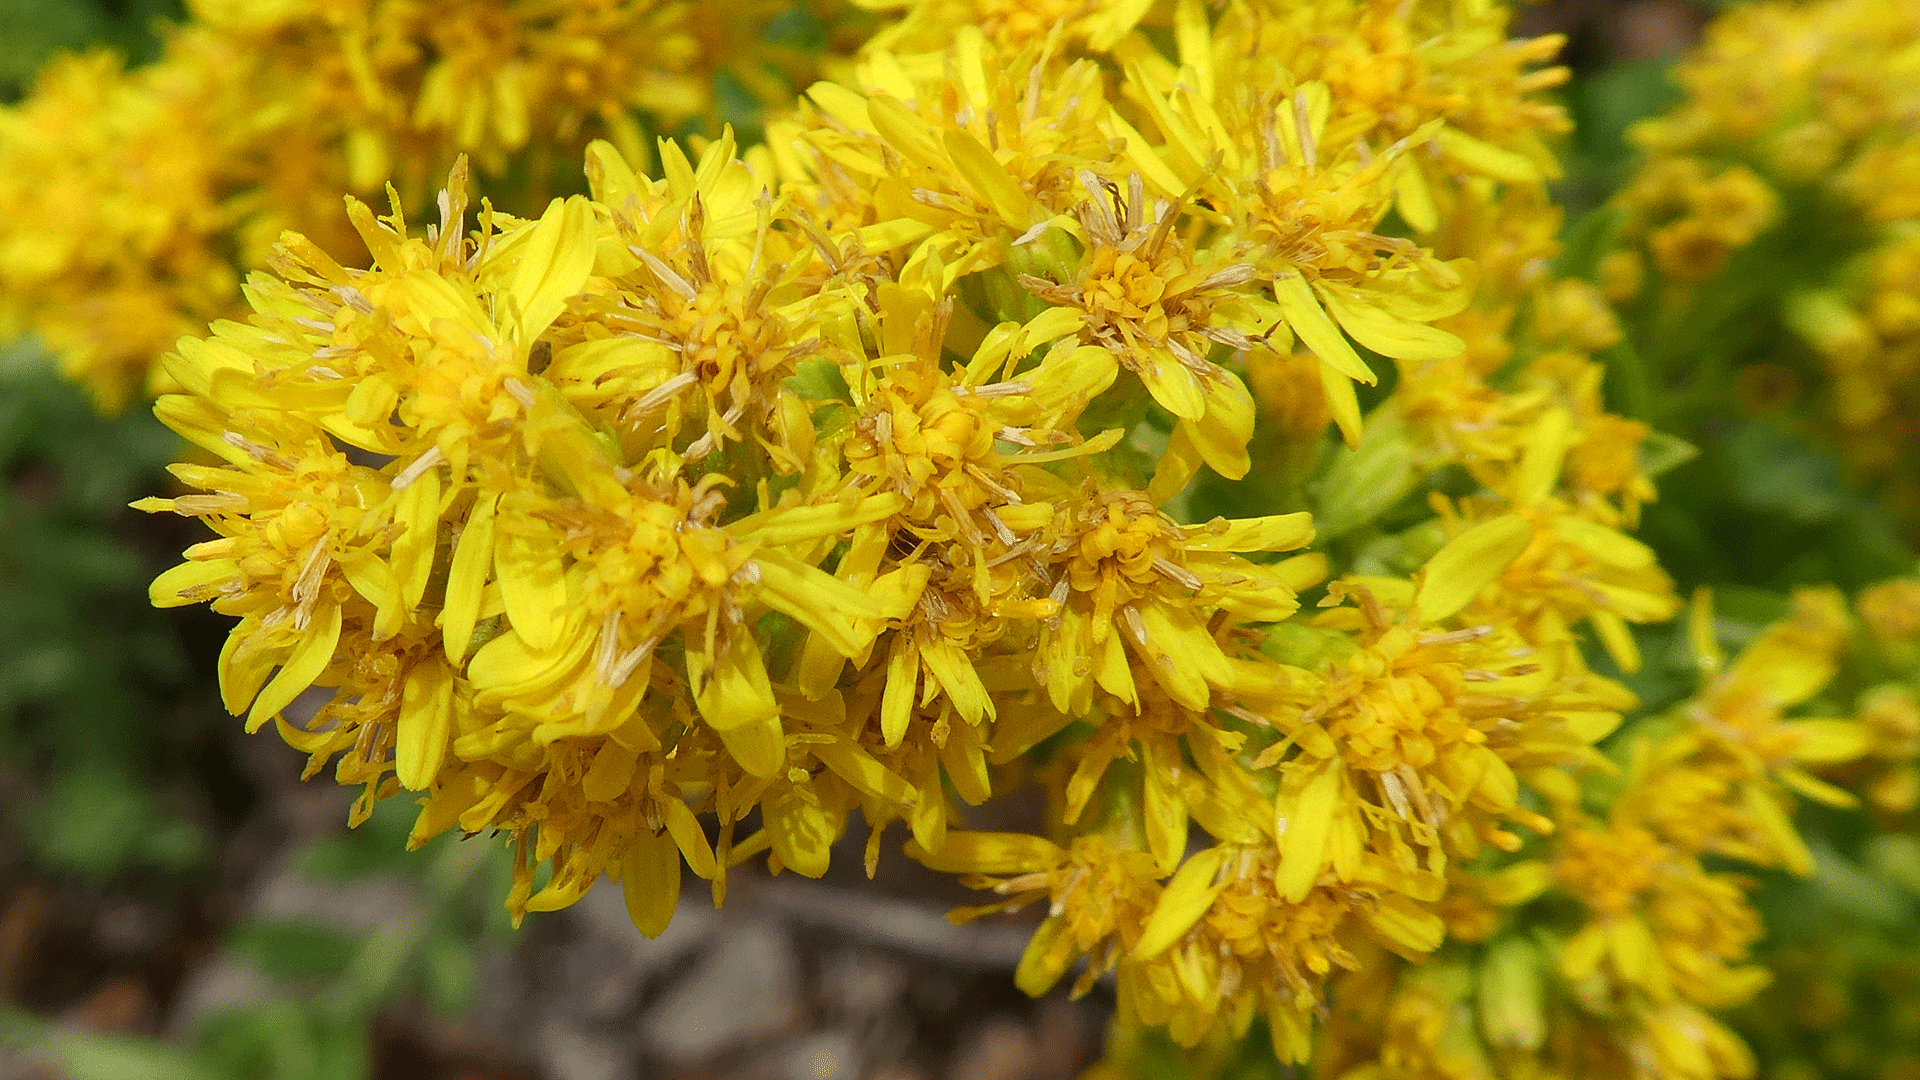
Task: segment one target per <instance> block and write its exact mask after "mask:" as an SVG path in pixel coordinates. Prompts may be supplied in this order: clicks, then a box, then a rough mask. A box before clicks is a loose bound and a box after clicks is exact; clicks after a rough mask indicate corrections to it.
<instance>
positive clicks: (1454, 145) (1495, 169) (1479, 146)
mask: <svg viewBox="0 0 1920 1080" xmlns="http://www.w3.org/2000/svg"><path fill="white" fill-rule="evenodd" d="M1434 142H1436V143H1438V144H1439V146H1440V149H1441V151H1442V152H1443V153H1445V154H1446V155H1447V156H1448V157H1450V158H1452V159H1454V160H1455V161H1458V162H1460V163H1461V164H1463V165H1467V166H1469V167H1471V168H1472V169H1474V170H1475V171H1477V172H1479V173H1482V174H1483V175H1486V176H1489V177H1492V178H1493V179H1495V180H1505V181H1507V182H1508V183H1512V184H1532V183H1538V182H1539V181H1541V180H1544V179H1546V178H1545V177H1543V176H1541V175H1540V167H1539V166H1537V165H1535V164H1534V163H1533V162H1531V161H1529V160H1527V159H1526V158H1525V157H1522V156H1521V155H1519V154H1516V153H1514V152H1513V151H1511V150H1502V149H1500V148H1499V147H1497V146H1494V145H1493V144H1492V143H1488V142H1484V141H1482V140H1480V139H1476V138H1474V137H1473V136H1471V135H1469V134H1467V133H1466V132H1464V131H1461V130H1460V129H1458V128H1455V127H1451V126H1449V127H1444V128H1441V129H1440V131H1439V133H1438V134H1437V135H1435V136H1434Z"/></svg>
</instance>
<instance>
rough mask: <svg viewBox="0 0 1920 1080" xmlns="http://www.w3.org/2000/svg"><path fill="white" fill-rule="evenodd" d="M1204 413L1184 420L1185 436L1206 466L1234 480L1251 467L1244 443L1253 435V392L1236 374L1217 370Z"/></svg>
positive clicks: (1208, 392)
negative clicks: (1194, 419)
mask: <svg viewBox="0 0 1920 1080" xmlns="http://www.w3.org/2000/svg"><path fill="white" fill-rule="evenodd" d="M1206 409H1207V411H1206V416H1204V417H1203V418H1201V419H1200V420H1199V421H1197V422H1188V423H1185V424H1183V425H1182V426H1183V427H1185V428H1187V429H1188V431H1187V434H1188V438H1190V439H1192V440H1193V445H1194V446H1195V447H1196V448H1198V449H1199V451H1200V456H1201V457H1203V458H1205V459H1206V462H1207V467H1208V468H1211V469H1212V470H1213V471H1214V472H1217V473H1219V474H1220V475H1221V476H1224V477H1226V478H1227V479H1229V480H1238V479H1240V478H1241V477H1243V476H1245V475H1247V470H1248V469H1251V468H1252V467H1253V462H1252V459H1251V458H1250V457H1249V456H1248V454H1247V442H1248V441H1249V440H1250V439H1252V438H1253V426H1254V407H1253V395H1252V394H1250V393H1248V392H1247V387H1246V384H1244V383H1242V382H1241V381H1240V378H1239V376H1237V375H1234V374H1233V373H1232V372H1229V371H1221V372H1218V373H1217V374H1216V375H1215V376H1214V380H1213V385H1212V386H1211V387H1209V388H1208V390H1207V405H1206Z"/></svg>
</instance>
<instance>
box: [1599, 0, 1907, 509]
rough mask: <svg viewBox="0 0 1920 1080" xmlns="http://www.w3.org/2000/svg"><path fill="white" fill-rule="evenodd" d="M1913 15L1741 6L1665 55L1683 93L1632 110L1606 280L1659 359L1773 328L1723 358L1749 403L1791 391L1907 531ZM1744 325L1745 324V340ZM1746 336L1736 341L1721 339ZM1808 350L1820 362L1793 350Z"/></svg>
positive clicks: (1680, 362)
mask: <svg viewBox="0 0 1920 1080" xmlns="http://www.w3.org/2000/svg"><path fill="white" fill-rule="evenodd" d="M1916 47H1920V12H1916V11H1915V10H1913V9H1912V8H1911V7H1907V6H1904V5H1891V6H1889V5H1885V4H1875V3H1870V2H1862V0H1821V2H1818V3H1808V4H1788V3H1764V4H1754V5H1750V6H1746V7H1743V8H1741V9H1740V10H1738V11H1735V12H1729V13H1728V15H1727V17H1726V18H1724V19H1722V20H1719V21H1717V22H1716V23H1715V25H1714V27H1713V28H1712V30H1711V31H1710V33H1709V35H1708V37H1707V40H1706V42H1705V43H1704V44H1703V46H1702V47H1701V48H1700V49H1699V50H1698V51H1697V53H1696V54H1695V55H1693V56H1691V57H1690V58H1688V59H1687V60H1686V61H1685V62H1684V63H1682V64H1681V65H1680V67H1679V69H1678V79H1679V81H1680V83H1681V85H1682V86H1683V87H1684V88H1685V90H1686V92H1687V98H1686V101H1685V102H1684V104H1682V105H1681V106H1680V107H1679V108H1678V109H1676V110H1675V111H1674V112H1672V113H1670V114H1669V115H1666V116H1663V117H1660V118H1658V119H1655V120H1649V121H1643V122H1642V123H1641V124H1640V125H1638V126H1637V127H1636V128H1635V130H1634V132H1633V137H1634V141H1635V142H1636V143H1638V144H1639V145H1640V147H1641V148H1642V149H1643V150H1645V151H1646V155H1647V156H1646V160H1645V162H1644V163H1643V164H1642V165H1641V167H1640V169H1639V171H1638V172H1637V173H1636V175H1635V176H1634V177H1633V179H1632V180H1631V181H1630V182H1629V183H1628V184H1627V186H1626V188H1625V189H1624V190H1623V191H1622V192H1621V193H1620V195H1619V196H1618V197H1617V199H1616V204H1617V206H1618V208H1619V210H1620V212H1621V215H1622V217H1621V221H1620V232H1619V237H1618V241H1619V242H1618V244H1617V246H1616V248H1615V250H1614V251H1613V252H1611V253H1610V254H1609V255H1608V256H1607V258H1606V260H1605V262H1604V263H1603V267H1602V270H1603V273H1602V279H1603V282H1604V283H1605V284H1606V286H1607V288H1608V290H1609V292H1610V293H1611V294H1612V295H1613V296H1614V297H1615V298H1616V299H1619V300H1621V301H1623V302H1625V303H1626V305H1627V307H1626V310H1627V312H1628V315H1629V318H1630V319H1631V320H1632V321H1633V322H1635V323H1636V324H1638V325H1640V326H1641V327H1643V328H1644V330H1643V340H1642V341H1641V342H1640V345H1641V347H1642V349H1643V350H1648V351H1650V352H1653V353H1656V354H1659V353H1662V352H1663V346H1662V345H1661V344H1659V343H1658V342H1661V341H1666V342H1672V343H1673V345H1674V348H1675V351H1673V352H1672V356H1673V358H1674V361H1675V366H1676V367H1681V368H1684V370H1686V371H1688V372H1689V373H1695V372H1698V371H1701V370H1706V371H1715V370H1716V367H1717V365H1715V364H1706V363H1702V362H1701V358H1700V354H1702V353H1707V354H1711V353H1712V352H1714V351H1715V350H1714V349H1713V348H1712V347H1711V345H1710V342H1711V341H1712V339H1713V337H1714V336H1716V335H1721V334H1723V333H1724V332H1725V331H1726V330H1727V328H1729V327H1732V326H1734V325H1735V324H1736V323H1739V322H1748V323H1752V322H1755V321H1761V320H1764V321H1765V322H1769V323H1776V324H1779V323H1783V324H1784V325H1785V327H1786V328H1787V329H1788V331H1789V332H1790V335H1791V337H1784V336H1783V337H1775V338H1772V339H1770V340H1764V341H1763V340H1759V339H1755V340H1753V342H1752V344H1751V347H1747V348H1743V349H1736V350H1735V353H1736V355H1734V356H1733V357H1731V358H1730V359H1728V360H1726V361H1724V363H1726V364H1729V365H1737V366H1738V367H1739V368H1740V369H1741V370H1740V372H1739V374H1738V376H1737V378H1738V379H1739V390H1740V392H1741V396H1742V397H1743V398H1745V399H1746V401H1747V403H1748V405H1749V406H1750V408H1752V409H1753V410H1755V411H1758V412H1769V411H1775V410H1778V409H1780V408H1782V407H1783V406H1785V405H1788V404H1791V403H1793V400H1794V399H1795V398H1797V397H1801V396H1803V394H1802V390H1801V387H1802V386H1807V387H1808V392H1806V393H1805V394H1804V396H1805V397H1807V398H1808V399H1809V401H1808V404H1810V405H1812V406H1814V410H1813V411H1815V412H1816V413H1817V414H1818V416H1819V417H1820V421H1819V426H1820V427H1821V428H1823V429H1824V430H1825V432H1826V434H1827V437H1828V438H1829V439H1830V440H1831V441H1832V442H1833V443H1834V444H1835V445H1836V446H1837V447H1838V449H1839V450H1840V452H1841V453H1842V454H1843V455H1844V457H1845V458H1846V460H1847V463H1848V466H1849V468H1850V469H1851V471H1852V473H1853V474H1854V478H1855V479H1856V480H1857V481H1858V482H1860V483H1861V484H1862V485H1863V486H1866V487H1869V488H1871V489H1873V490H1875V491H1876V492H1878V493H1881V494H1882V495H1883V496H1884V497H1885V499H1886V500H1887V502H1888V504H1889V505H1890V506H1891V507H1892V508H1893V509H1894V511H1895V512H1896V513H1897V514H1898V515H1900V516H1901V517H1902V518H1903V519H1904V520H1905V521H1906V522H1907V523H1909V525H1910V524H1911V523H1913V522H1915V521H1920V472H1916V470H1915V464H1914V462H1915V458H1914V455H1913V454H1912V453H1910V452H1908V448H1909V447H1911V446H1912V445H1913V442H1914V440H1915V439H1916V438H1917V437H1920V431H1917V430H1916V428H1915V426H1914V419H1913V418H1914V415H1915V411H1916V410H1915V406H1916V405H1917V404H1920V399H1916V398H1915V396H1914V389H1913V388H1914V386H1915V382H1914V378H1913V375H1914V373H1915V371H1916V370H1920V368H1917V367H1916V365H1920V247H1917V246H1916V244H1915V242H1914V239H1913V236H1912V233H1913V229H1914V224H1915V222H1916V221H1920V199H1917V198H1916V197H1915V194H1914V193H1915V192H1916V191H1920V135H1917V134H1916V132H1915V128H1914V122H1913V118H1914V116H1915V115H1916V112H1920V90H1916V87H1920V59H1916V57H1920V52H1916ZM1748 333H1750V332H1748ZM1730 336H1731V337H1732V338H1733V339H1735V340H1736V341H1740V342H1742V343H1743V345H1744V344H1745V342H1746V337H1747V335H1746V333H1743V332H1741V331H1739V330H1735V332H1734V333H1733V334H1731V335H1730ZM1792 337H1797V338H1798V339H1799V345H1800V347H1801V348H1810V349H1811V351H1812V353H1813V355H1814V358H1815V365H1816V366H1817V369H1818V370H1817V374H1815V377H1814V378H1812V379H1809V378H1808V377H1807V376H1808V375H1809V374H1813V373H1810V372H1808V371H1807V367H1808V365H1807V364H1806V363H1805V362H1804V361H1803V360H1802V359H1801V356H1800V355H1799V349H1797V348H1796V346H1795V345H1793V344H1787V343H1785V342H1788V341H1791V338H1792Z"/></svg>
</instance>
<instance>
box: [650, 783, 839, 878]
mask: <svg viewBox="0 0 1920 1080" xmlns="http://www.w3.org/2000/svg"><path fill="white" fill-rule="evenodd" d="M761 812H762V813H764V814H765V815H766V819H767V836H768V838H769V839H770V840H771V841H772V844H773V853H774V854H775V855H778V856H779V857H780V861H781V862H782V863H785V864H786V866H787V869H789V870H792V871H793V872H794V873H796V874H802V875H804V876H806V877H810V878H817V877H820V876H821V875H823V874H825V873H826V872H827V866H828V864H829V862H830V861H831V859H832V853H833V842H834V841H835V840H837V839H839V838H840V837H839V834H840V829H839V827H838V822H837V821H836V820H835V819H836V818H837V817H838V815H836V814H830V813H828V812H827V811H826V810H825V809H824V808H822V807H821V806H820V805H819V804H818V803H817V802H814V801H813V800H812V799H808V798H804V797H802V796H801V795H800V794H799V793H798V792H788V793H787V794H785V795H782V796H780V797H779V798H776V799H772V800H770V801H768V802H766V803H763V804H762V805H761ZM676 857H678V853H677V852H676Z"/></svg>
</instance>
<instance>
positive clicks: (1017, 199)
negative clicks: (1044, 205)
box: [946, 128, 1040, 232]
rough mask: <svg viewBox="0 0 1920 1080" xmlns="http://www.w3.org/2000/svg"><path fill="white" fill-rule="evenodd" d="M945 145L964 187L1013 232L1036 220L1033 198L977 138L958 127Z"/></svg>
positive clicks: (947, 137)
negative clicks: (964, 183) (970, 189)
mask: <svg viewBox="0 0 1920 1080" xmlns="http://www.w3.org/2000/svg"><path fill="white" fill-rule="evenodd" d="M946 144H947V154H948V156H950V157H952V158H953V165H954V168H955V169H957V170H959V172H960V175H961V177H962V178H963V179H965V180H966V182H967V186H968V187H971V188H972V189H973V190H974V193H975V194H976V195H978V196H979V197H980V200H981V201H982V202H984V203H986V204H987V205H988V206H989V207H991V208H992V209H993V212H994V213H995V214H996V215H998V216H999V218H1000V220H1001V221H1003V222H1005V223H1006V224H1007V225H1009V226H1011V227H1012V229H1013V231H1015V232H1025V231H1026V230H1027V228H1028V227H1029V226H1031V225H1032V224H1033V223H1034V222H1035V221H1036V220H1038V219H1039V216H1040V215H1038V214H1037V213H1036V212H1035V207H1034V204H1033V199H1032V198H1031V197H1029V196H1028V195H1027V193H1026V191H1025V190H1024V189H1022V188H1021V187H1020V182H1019V181H1018V180H1015V179H1014V178H1013V174H1012V173H1010V172H1008V171H1007V167H1006V166H1005V165H1002V164H1000V159H998V158H996V157H994V156H993V151H991V150H989V149H987V148H986V146H985V145H984V144H982V143H981V142H980V140H979V139H976V138H974V137H973V136H972V135H971V134H969V133H968V132H966V131H964V130H962V129H960V128H949V129H947V133H946Z"/></svg>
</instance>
